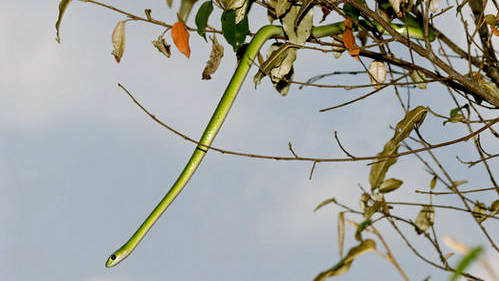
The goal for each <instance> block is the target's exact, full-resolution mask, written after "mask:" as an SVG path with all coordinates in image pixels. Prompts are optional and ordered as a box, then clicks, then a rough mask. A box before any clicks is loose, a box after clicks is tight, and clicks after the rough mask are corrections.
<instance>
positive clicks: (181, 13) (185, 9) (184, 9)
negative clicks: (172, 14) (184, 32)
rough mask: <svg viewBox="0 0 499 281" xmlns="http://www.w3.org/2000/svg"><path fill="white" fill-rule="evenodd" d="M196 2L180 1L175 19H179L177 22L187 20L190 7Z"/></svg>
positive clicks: (195, 0)
mask: <svg viewBox="0 0 499 281" xmlns="http://www.w3.org/2000/svg"><path fill="white" fill-rule="evenodd" d="M197 1H198V0H181V1H180V8H179V10H178V14H177V17H179V21H183V22H186V21H187V19H188V18H189V15H190V14H191V10H192V6H193V5H194V3H196V2H197Z"/></svg>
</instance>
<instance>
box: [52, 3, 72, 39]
mask: <svg viewBox="0 0 499 281" xmlns="http://www.w3.org/2000/svg"><path fill="white" fill-rule="evenodd" d="M69 2H71V0H61V2H59V16H58V17H57V22H56V23H55V30H56V32H57V37H56V38H55V40H56V41H57V43H61V38H60V37H59V27H60V26H61V21H62V17H63V16H64V12H66V8H67V7H68V5H69Z"/></svg>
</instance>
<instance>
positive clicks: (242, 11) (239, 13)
mask: <svg viewBox="0 0 499 281" xmlns="http://www.w3.org/2000/svg"><path fill="white" fill-rule="evenodd" d="M248 2H249V0H246V1H244V4H243V6H241V7H240V8H237V9H236V21H235V22H236V24H238V23H240V22H241V21H242V20H244V17H245V16H246V10H247V8H248Z"/></svg>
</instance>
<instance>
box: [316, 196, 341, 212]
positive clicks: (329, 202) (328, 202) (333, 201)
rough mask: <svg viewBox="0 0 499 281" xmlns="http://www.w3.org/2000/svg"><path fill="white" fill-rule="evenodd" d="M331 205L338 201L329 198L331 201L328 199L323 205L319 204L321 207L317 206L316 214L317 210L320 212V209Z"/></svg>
mask: <svg viewBox="0 0 499 281" xmlns="http://www.w3.org/2000/svg"><path fill="white" fill-rule="evenodd" d="M331 203H336V199H334V198H329V199H326V200H324V201H322V202H321V203H319V205H317V207H315V209H314V212H316V211H317V210H319V209H320V208H322V207H324V206H326V205H329V204H331Z"/></svg>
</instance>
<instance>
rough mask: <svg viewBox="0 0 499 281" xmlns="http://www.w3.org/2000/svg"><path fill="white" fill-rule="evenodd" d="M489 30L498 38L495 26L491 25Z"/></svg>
mask: <svg viewBox="0 0 499 281" xmlns="http://www.w3.org/2000/svg"><path fill="white" fill-rule="evenodd" d="M490 29H491V30H492V33H494V35H495V36H499V29H497V28H496V27H495V25H493V24H491V25H490Z"/></svg>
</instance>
